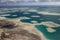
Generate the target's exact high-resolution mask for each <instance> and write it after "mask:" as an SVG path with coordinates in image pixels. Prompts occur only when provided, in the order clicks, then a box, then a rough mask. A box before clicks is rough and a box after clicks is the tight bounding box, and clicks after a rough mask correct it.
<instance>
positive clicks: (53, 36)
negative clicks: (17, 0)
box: [0, 7, 60, 40]
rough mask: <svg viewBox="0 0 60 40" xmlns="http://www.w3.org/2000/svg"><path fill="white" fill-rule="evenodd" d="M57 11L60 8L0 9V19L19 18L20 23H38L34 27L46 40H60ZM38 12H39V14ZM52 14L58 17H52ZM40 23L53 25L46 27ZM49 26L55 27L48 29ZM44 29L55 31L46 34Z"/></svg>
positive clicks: (59, 24) (59, 17) (58, 12)
mask: <svg viewBox="0 0 60 40" xmlns="http://www.w3.org/2000/svg"><path fill="white" fill-rule="evenodd" d="M32 10H33V11H32ZM34 10H35V11H34ZM59 10H60V8H50V7H49V8H2V10H0V17H5V18H12V19H13V18H21V20H20V21H21V22H23V23H31V24H34V23H38V24H40V25H36V28H37V29H38V30H39V31H41V32H42V33H43V35H44V36H45V37H46V39H47V40H60V11H59ZM39 12H41V14H40V13H39ZM43 13H47V14H49V13H51V15H47V14H46V15H44V14H43ZM52 13H53V15H52ZM54 13H56V14H59V15H54ZM7 14H8V15H7ZM34 15H35V16H34ZM24 17H26V18H24ZM32 21H36V22H34V23H33V22H32ZM42 22H44V23H46V22H53V23H50V24H49V23H48V24H49V26H48V27H47V25H45V24H42ZM54 23H55V24H54ZM57 24H58V25H57ZM50 25H56V26H57V27H53V26H51V27H50ZM46 28H52V29H54V30H56V31H54V32H48V30H47V29H46Z"/></svg>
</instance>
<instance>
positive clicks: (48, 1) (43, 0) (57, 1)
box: [0, 0, 60, 5]
mask: <svg viewBox="0 0 60 40" xmlns="http://www.w3.org/2000/svg"><path fill="white" fill-rule="evenodd" d="M8 1H10V2H11V1H12V2H15V3H16V1H25V2H27V1H33V2H37V3H36V4H34V3H33V5H60V0H0V2H2V3H3V2H8ZM38 2H39V3H40V4H39V3H38ZM22 4H24V3H22ZM22 4H17V5H22ZM0 5H2V4H1V3H0ZM3 5H6V4H3ZM8 5H9V2H8ZM10 5H11V4H10ZM27 5H29V4H27ZM30 5H31V4H30Z"/></svg>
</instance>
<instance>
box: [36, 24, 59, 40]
mask: <svg viewBox="0 0 60 40" xmlns="http://www.w3.org/2000/svg"><path fill="white" fill-rule="evenodd" d="M36 28H37V29H38V30H40V31H41V32H42V33H43V35H44V36H45V37H46V38H47V39H49V40H60V27H57V28H53V29H55V30H56V32H52V33H50V32H48V31H47V29H46V28H47V27H46V26H44V25H36Z"/></svg>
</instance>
